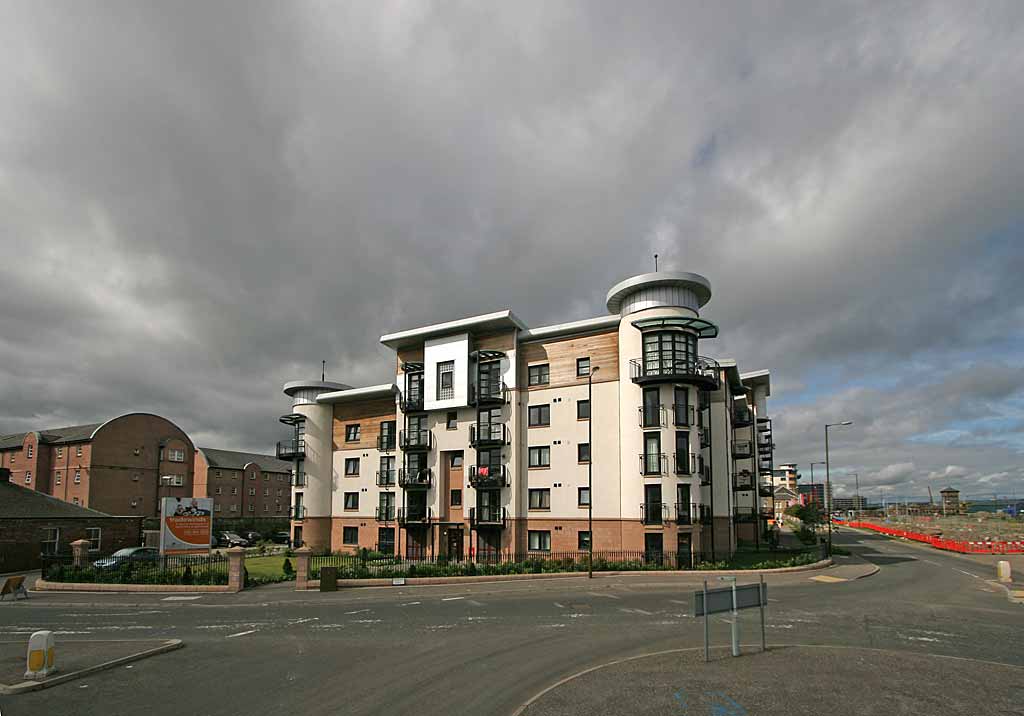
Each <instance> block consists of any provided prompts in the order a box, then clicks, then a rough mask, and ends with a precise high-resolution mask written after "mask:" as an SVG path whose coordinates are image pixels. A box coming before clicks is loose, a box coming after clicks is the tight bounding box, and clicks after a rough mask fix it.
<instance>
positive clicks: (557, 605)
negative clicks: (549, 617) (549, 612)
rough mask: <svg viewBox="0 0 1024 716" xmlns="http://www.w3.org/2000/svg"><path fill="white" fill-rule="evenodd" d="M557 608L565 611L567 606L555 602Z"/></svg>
mask: <svg viewBox="0 0 1024 716" xmlns="http://www.w3.org/2000/svg"><path fill="white" fill-rule="evenodd" d="M555 606H556V607H558V608H559V609H565V605H564V604H559V603H558V602H555Z"/></svg>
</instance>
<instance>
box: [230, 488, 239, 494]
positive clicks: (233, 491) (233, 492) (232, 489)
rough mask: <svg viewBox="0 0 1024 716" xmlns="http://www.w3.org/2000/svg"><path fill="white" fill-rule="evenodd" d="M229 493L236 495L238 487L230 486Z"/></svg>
mask: <svg viewBox="0 0 1024 716" xmlns="http://www.w3.org/2000/svg"><path fill="white" fill-rule="evenodd" d="M231 494H232V495H237V494H238V488H237V487H232V488H231Z"/></svg>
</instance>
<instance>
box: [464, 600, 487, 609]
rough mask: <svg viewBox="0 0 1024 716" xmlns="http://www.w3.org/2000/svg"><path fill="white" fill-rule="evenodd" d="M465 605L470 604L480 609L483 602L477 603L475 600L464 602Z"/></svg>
mask: <svg viewBox="0 0 1024 716" xmlns="http://www.w3.org/2000/svg"><path fill="white" fill-rule="evenodd" d="M466 604H472V605H473V606H474V607H482V606H483V602H478V601H477V600H475V599H470V600H469V601H467V602H466Z"/></svg>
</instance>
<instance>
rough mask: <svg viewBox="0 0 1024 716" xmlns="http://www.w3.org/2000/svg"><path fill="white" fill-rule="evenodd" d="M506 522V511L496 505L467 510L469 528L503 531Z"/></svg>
mask: <svg viewBox="0 0 1024 716" xmlns="http://www.w3.org/2000/svg"><path fill="white" fill-rule="evenodd" d="M507 522H508V510H506V509H505V508H504V507H498V506H497V505H487V506H483V507H470V508H469V526H470V527H472V528H480V527H493V528H496V529H503V528H504V527H505V526H506V523H507Z"/></svg>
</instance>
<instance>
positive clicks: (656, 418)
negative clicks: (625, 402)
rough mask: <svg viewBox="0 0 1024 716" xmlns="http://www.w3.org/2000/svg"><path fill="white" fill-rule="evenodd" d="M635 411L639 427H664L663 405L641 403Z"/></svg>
mask: <svg viewBox="0 0 1024 716" xmlns="http://www.w3.org/2000/svg"><path fill="white" fill-rule="evenodd" d="M636 411H637V415H638V419H639V422H640V427H641V428H663V427H665V406H664V405H641V406H640V407H639V408H637V409H636Z"/></svg>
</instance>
